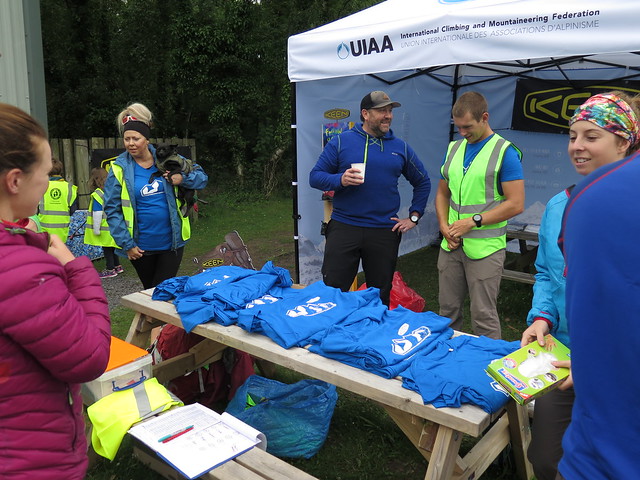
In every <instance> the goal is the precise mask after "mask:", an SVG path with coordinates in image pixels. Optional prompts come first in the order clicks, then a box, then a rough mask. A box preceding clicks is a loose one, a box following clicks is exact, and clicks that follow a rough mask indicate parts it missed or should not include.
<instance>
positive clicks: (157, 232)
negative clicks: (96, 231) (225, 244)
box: [104, 103, 208, 288]
mask: <svg viewBox="0 0 640 480" xmlns="http://www.w3.org/2000/svg"><path fill="white" fill-rule="evenodd" d="M151 119H152V114H151V111H150V110H149V109H148V108H147V107H146V106H144V105H143V104H141V103H132V104H130V105H129V106H127V108H125V109H124V110H122V111H121V112H120V114H118V117H117V120H116V123H117V125H118V129H119V130H120V133H121V134H122V140H123V142H124V147H125V149H126V151H125V152H123V153H122V154H120V155H119V156H118V158H116V159H115V160H114V162H113V163H112V165H111V169H110V171H109V176H108V177H107V181H106V183H105V199H104V200H105V202H104V211H105V213H106V214H107V222H108V224H109V230H110V232H111V236H112V237H113V239H114V240H115V242H116V244H117V245H118V247H119V250H118V253H119V254H121V255H123V256H125V255H126V257H127V258H128V259H129V260H130V261H131V264H132V265H133V267H134V268H135V269H136V272H137V274H138V277H139V278H140V281H141V282H142V285H143V286H144V288H151V287H155V286H156V285H158V284H159V283H160V282H162V281H163V280H166V279H168V278H172V277H175V276H176V274H177V273H178V268H179V267H180V262H181V261H182V254H183V251H184V246H185V244H186V243H187V240H189V237H190V236H191V227H190V224H189V219H188V218H187V217H185V216H183V215H182V212H181V211H180V206H181V205H180V200H179V199H178V198H177V197H176V190H177V188H178V185H182V186H184V187H186V188H191V189H194V190H200V189H202V188H204V187H205V186H206V185H207V180H208V177H207V174H206V173H204V171H203V170H202V168H201V167H200V166H199V165H196V164H194V165H193V169H192V171H190V172H189V173H185V172H183V173H182V175H172V176H171V179H169V178H168V173H165V174H164V175H162V176H157V175H154V174H155V173H156V172H158V168H157V167H156V149H155V147H154V146H153V145H151V144H150V143H149V138H150V137H151Z"/></svg>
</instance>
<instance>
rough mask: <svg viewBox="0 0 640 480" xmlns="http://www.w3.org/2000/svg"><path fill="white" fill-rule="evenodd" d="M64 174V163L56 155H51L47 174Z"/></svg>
mask: <svg viewBox="0 0 640 480" xmlns="http://www.w3.org/2000/svg"><path fill="white" fill-rule="evenodd" d="M63 174H64V165H63V164H62V162H61V161H60V160H58V159H57V158H56V157H51V170H49V176H50V177H51V176H53V175H59V176H62V175H63Z"/></svg>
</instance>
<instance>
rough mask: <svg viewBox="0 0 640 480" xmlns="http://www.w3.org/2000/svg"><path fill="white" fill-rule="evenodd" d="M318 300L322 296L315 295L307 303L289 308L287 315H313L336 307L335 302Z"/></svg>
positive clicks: (293, 316)
mask: <svg viewBox="0 0 640 480" xmlns="http://www.w3.org/2000/svg"><path fill="white" fill-rule="evenodd" d="M318 300H320V297H313V298H311V299H309V300H308V301H307V303H303V304H302V305H298V306H297V307H295V308H291V309H289V310H287V317H292V318H295V317H313V316H314V315H318V314H320V313H324V312H327V311H329V310H331V309H332V308H335V307H336V304H335V303H333V302H318Z"/></svg>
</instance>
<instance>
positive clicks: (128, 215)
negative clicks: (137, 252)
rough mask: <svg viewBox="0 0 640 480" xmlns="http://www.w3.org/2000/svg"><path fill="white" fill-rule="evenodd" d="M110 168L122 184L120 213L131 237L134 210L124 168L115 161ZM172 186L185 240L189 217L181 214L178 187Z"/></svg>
mask: <svg viewBox="0 0 640 480" xmlns="http://www.w3.org/2000/svg"><path fill="white" fill-rule="evenodd" d="M111 168H112V169H113V174H114V175H115V177H116V180H118V182H119V183H120V185H121V186H122V189H121V193H120V201H121V204H122V215H123V216H124V222H125V225H126V226H127V230H128V231H129V235H131V238H133V218H134V212H133V206H132V205H131V195H130V193H129V189H128V188H127V184H126V182H125V181H124V169H123V168H122V167H121V166H120V165H118V164H116V163H113V164H112V165H111ZM173 188H174V196H175V199H176V208H177V210H178V217H179V218H180V222H181V230H180V234H181V236H182V240H184V241H185V242H186V241H187V240H189V238H190V237H191V224H190V223H189V218H188V217H185V216H183V215H182V212H180V207H181V205H180V200H178V195H177V191H178V187H173Z"/></svg>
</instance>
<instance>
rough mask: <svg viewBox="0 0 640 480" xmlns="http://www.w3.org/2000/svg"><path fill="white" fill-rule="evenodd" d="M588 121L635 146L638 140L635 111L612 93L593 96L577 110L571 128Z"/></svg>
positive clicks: (572, 118) (570, 122) (570, 123)
mask: <svg viewBox="0 0 640 480" xmlns="http://www.w3.org/2000/svg"><path fill="white" fill-rule="evenodd" d="M580 120H586V121H587V122H591V123H593V124H595V125H597V126H598V127H600V128H603V129H605V130H606V131H608V132H611V133H613V134H615V135H618V136H620V137H622V138H624V139H625V140H629V142H630V143H631V145H632V146H633V145H635V144H636V143H637V142H638V140H639V136H638V118H637V117H636V114H635V113H634V112H633V109H632V108H631V107H630V106H629V104H628V103H627V102H625V101H624V100H623V99H621V98H620V97H618V96H617V95H614V94H612V93H600V94H597V95H594V96H592V97H591V98H589V100H587V101H586V102H584V103H583V104H582V105H580V106H579V107H578V108H576V111H575V113H574V114H573V117H571V120H570V121H569V126H571V125H573V124H574V123H576V122H579V121H580Z"/></svg>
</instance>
